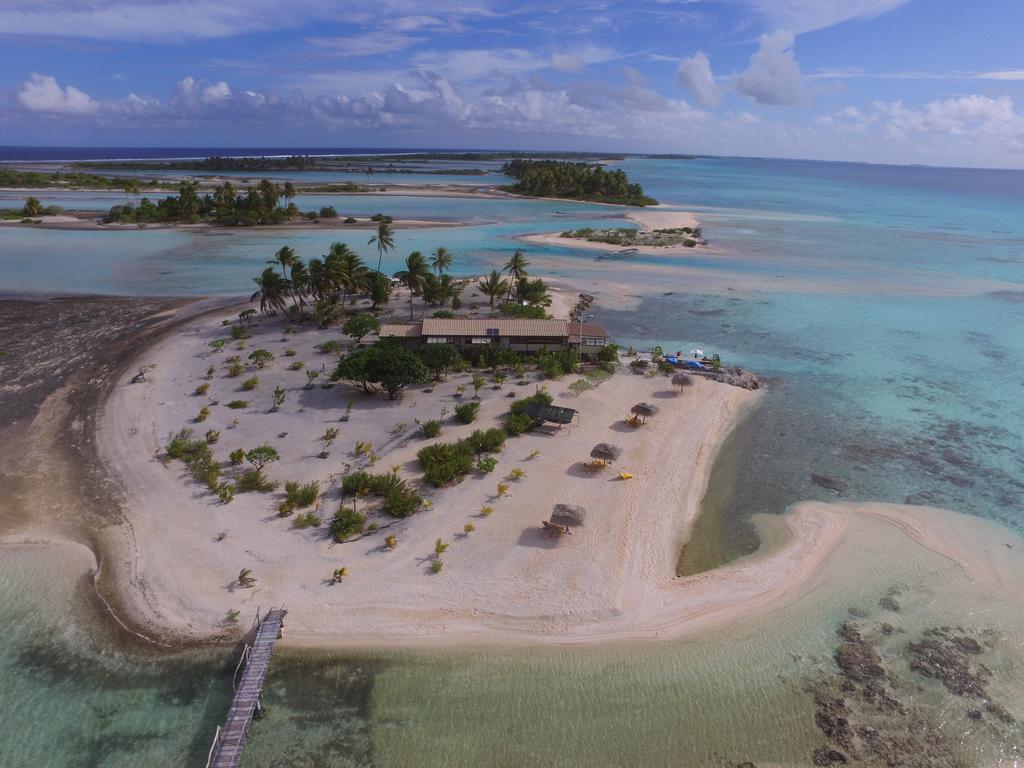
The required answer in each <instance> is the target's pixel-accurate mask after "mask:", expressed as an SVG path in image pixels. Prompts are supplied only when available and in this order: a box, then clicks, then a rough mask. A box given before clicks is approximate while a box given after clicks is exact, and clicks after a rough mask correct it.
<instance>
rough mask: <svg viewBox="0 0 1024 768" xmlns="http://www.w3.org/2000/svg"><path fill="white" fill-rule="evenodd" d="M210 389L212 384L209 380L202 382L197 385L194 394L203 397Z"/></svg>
mask: <svg viewBox="0 0 1024 768" xmlns="http://www.w3.org/2000/svg"><path fill="white" fill-rule="evenodd" d="M209 391H210V384H209V382H207V383H205V384H200V385H199V386H198V387H196V391H195V393H194V394H195V395H196V396H197V397H202V396H203V395H205V394H206V393H207V392H209Z"/></svg>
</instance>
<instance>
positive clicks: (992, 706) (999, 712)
mask: <svg viewBox="0 0 1024 768" xmlns="http://www.w3.org/2000/svg"><path fill="white" fill-rule="evenodd" d="M985 711H986V712H988V713H989V714H990V715H993V716H995V717H996V718H998V719H999V721H1000V722H1002V723H1005V724H1006V725H1013V724H1014V723H1015V722H1017V720H1016V718H1014V716H1013V715H1011V714H1010V713H1009V712H1007V711H1006V708H1005V707H1003V706H1002V705H1001V704H996V703H995V702H994V701H989V702H987V703H986V704H985Z"/></svg>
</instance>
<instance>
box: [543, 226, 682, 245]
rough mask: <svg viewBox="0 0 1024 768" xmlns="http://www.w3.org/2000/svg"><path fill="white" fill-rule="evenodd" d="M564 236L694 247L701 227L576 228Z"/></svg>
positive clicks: (596, 241) (563, 235)
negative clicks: (645, 228)
mask: <svg viewBox="0 0 1024 768" xmlns="http://www.w3.org/2000/svg"><path fill="white" fill-rule="evenodd" d="M561 236H562V237H565V238H570V239H573V240H586V241H587V242H589V243H606V244H608V245H623V246H638V245H648V246H655V247H659V246H660V247H666V246H670V245H682V246H685V247H686V248H693V247H694V246H696V245H697V244H698V243H699V242H700V236H701V234H700V227H698V228H697V229H694V228H692V227H676V228H674V229H652V230H644V229H637V228H636V227H615V228H613V229H591V228H589V227H588V228H586V229H575V230H567V231H565V232H563V233H562V234H561Z"/></svg>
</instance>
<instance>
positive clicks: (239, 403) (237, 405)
mask: <svg viewBox="0 0 1024 768" xmlns="http://www.w3.org/2000/svg"><path fill="white" fill-rule="evenodd" d="M227 407H228V408H233V409H235V410H236V411H237V410H239V409H241V408H248V407H249V401H248V400H232V401H231V402H230V403H227Z"/></svg>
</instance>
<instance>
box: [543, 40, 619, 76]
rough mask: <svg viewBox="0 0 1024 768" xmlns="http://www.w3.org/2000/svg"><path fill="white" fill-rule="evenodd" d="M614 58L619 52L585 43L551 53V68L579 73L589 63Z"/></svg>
mask: <svg viewBox="0 0 1024 768" xmlns="http://www.w3.org/2000/svg"><path fill="white" fill-rule="evenodd" d="M616 58H619V54H618V53H616V52H615V51H614V50H613V49H611V48H606V47H604V46H600V45H585V46H580V47H573V48H572V49H570V50H563V51H555V52H554V53H552V54H551V68H552V69H555V70H558V71H559V72H568V73H570V74H579V73H580V72H582V71H583V70H584V69H585V68H586V67H588V66H589V65H591V64H600V63H602V62H605V61H611V60H612V59H616Z"/></svg>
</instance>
